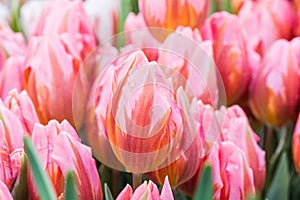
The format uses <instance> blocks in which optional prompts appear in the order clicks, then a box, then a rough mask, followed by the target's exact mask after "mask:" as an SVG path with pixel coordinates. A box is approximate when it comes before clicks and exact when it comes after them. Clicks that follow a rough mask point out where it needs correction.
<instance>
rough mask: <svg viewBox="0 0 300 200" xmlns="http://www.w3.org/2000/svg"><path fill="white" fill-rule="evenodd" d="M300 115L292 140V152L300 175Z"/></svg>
mask: <svg viewBox="0 0 300 200" xmlns="http://www.w3.org/2000/svg"><path fill="white" fill-rule="evenodd" d="M299 145H300V113H299V115H298V120H297V123H296V127H295V130H294V135H293V140H292V152H293V159H294V163H295V167H296V170H297V172H298V173H300V159H299V158H300V157H299V155H300V146H299Z"/></svg>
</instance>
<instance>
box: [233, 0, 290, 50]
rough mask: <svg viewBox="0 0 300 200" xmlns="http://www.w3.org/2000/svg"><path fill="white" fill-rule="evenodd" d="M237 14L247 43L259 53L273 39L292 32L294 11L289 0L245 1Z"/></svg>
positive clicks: (287, 36)
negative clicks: (244, 30) (245, 33)
mask: <svg viewBox="0 0 300 200" xmlns="http://www.w3.org/2000/svg"><path fill="white" fill-rule="evenodd" d="M238 15H239V18H240V21H241V23H242V25H243V27H245V29H246V32H247V41H248V43H249V45H250V46H251V48H253V49H254V50H256V51H257V52H259V53H260V54H261V55H263V54H264V52H265V51H266V50H267V48H268V47H269V46H270V45H271V44H272V43H273V42H274V41H275V40H277V39H280V38H285V39H290V38H291V36H292V34H293V27H294V25H295V12H294V8H293V6H292V4H291V2H290V1H282V0H262V1H246V2H245V3H244V4H243V6H242V8H241V9H240V11H239V14H238Z"/></svg>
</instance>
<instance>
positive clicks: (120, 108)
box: [86, 51, 201, 173]
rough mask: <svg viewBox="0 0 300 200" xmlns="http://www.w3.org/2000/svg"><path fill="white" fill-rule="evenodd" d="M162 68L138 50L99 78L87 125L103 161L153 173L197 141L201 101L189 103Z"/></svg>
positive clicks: (140, 171)
mask: <svg viewBox="0 0 300 200" xmlns="http://www.w3.org/2000/svg"><path fill="white" fill-rule="evenodd" d="M162 68H163V67H162V66H160V65H158V64H157V63H156V62H150V63H149V62H148V60H147V58H146V56H145V55H144V54H143V53H142V52H141V51H136V52H132V53H130V54H129V55H126V56H125V58H124V59H122V58H119V59H118V60H117V61H115V62H113V64H111V65H110V66H109V67H108V68H107V69H106V70H105V71H104V72H103V73H102V74H101V76H99V77H98V79H97V80H96V82H95V84H94V89H93V92H92V94H91V96H90V97H91V98H90V101H89V105H88V112H89V113H88V116H89V118H88V122H87V125H86V127H87V129H88V132H87V139H88V142H89V144H90V145H91V146H92V147H93V149H94V152H95V156H96V157H97V158H98V159H99V160H100V161H101V162H103V163H105V164H107V165H109V166H110V167H113V168H117V169H119V170H126V171H128V172H134V173H145V172H150V171H153V170H156V169H157V168H158V167H160V168H162V167H164V166H167V165H168V164H170V163H172V162H173V161H175V160H176V158H178V156H180V155H181V154H182V152H184V151H186V150H187V149H188V148H189V147H190V145H191V144H192V142H193V140H194V139H195V138H196V137H195V135H196V127H197V122H196V118H195V117H196V116H195V115H196V113H197V107H196V105H195V104H196V99H192V100H191V101H190V102H189V100H188V97H187V95H186V94H185V93H184V91H183V89H182V87H181V88H178V89H177V88H175V89H174V88H173V87H172V83H171V81H173V80H172V79H171V78H167V77H166V76H165V74H164V73H163V69H162ZM93 129H94V130H93ZM99 144H101V145H99ZM103 147H106V148H105V150H103ZM200 153H201V152H200V151H199V155H200ZM115 157H116V158H117V159H114V158H115ZM117 161H118V162H119V164H121V168H119V166H115V163H117ZM122 166H123V168H122Z"/></svg>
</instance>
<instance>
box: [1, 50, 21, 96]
mask: <svg viewBox="0 0 300 200" xmlns="http://www.w3.org/2000/svg"><path fill="white" fill-rule="evenodd" d="M23 66H24V56H20V55H14V56H11V57H9V58H8V59H7V60H6V61H5V63H4V66H3V69H2V72H1V73H0V94H1V95H0V96H1V98H2V99H5V97H6V96H7V95H8V93H9V91H10V90H12V89H17V90H18V91H21V90H22V84H23V71H24V68H23Z"/></svg>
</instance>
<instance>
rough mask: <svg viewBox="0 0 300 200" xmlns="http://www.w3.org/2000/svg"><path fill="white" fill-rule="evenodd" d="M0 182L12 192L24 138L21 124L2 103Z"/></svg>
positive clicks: (0, 104) (22, 152)
mask: <svg viewBox="0 0 300 200" xmlns="http://www.w3.org/2000/svg"><path fill="white" fill-rule="evenodd" d="M0 115H1V119H0V147H1V149H0V157H1V162H0V172H1V173H0V180H1V181H2V182H4V183H5V184H6V185H7V187H8V188H9V189H10V190H11V189H12V186H13V183H14V181H15V180H16V178H17V176H18V174H19V171H20V167H21V164H20V163H21V157H22V155H23V154H24V151H23V141H22V140H23V136H24V134H25V131H24V130H23V129H22V125H21V122H20V121H19V120H18V118H17V117H16V116H15V115H14V113H12V112H11V111H10V110H8V109H7V108H6V107H5V106H4V105H3V103H2V101H0Z"/></svg>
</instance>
